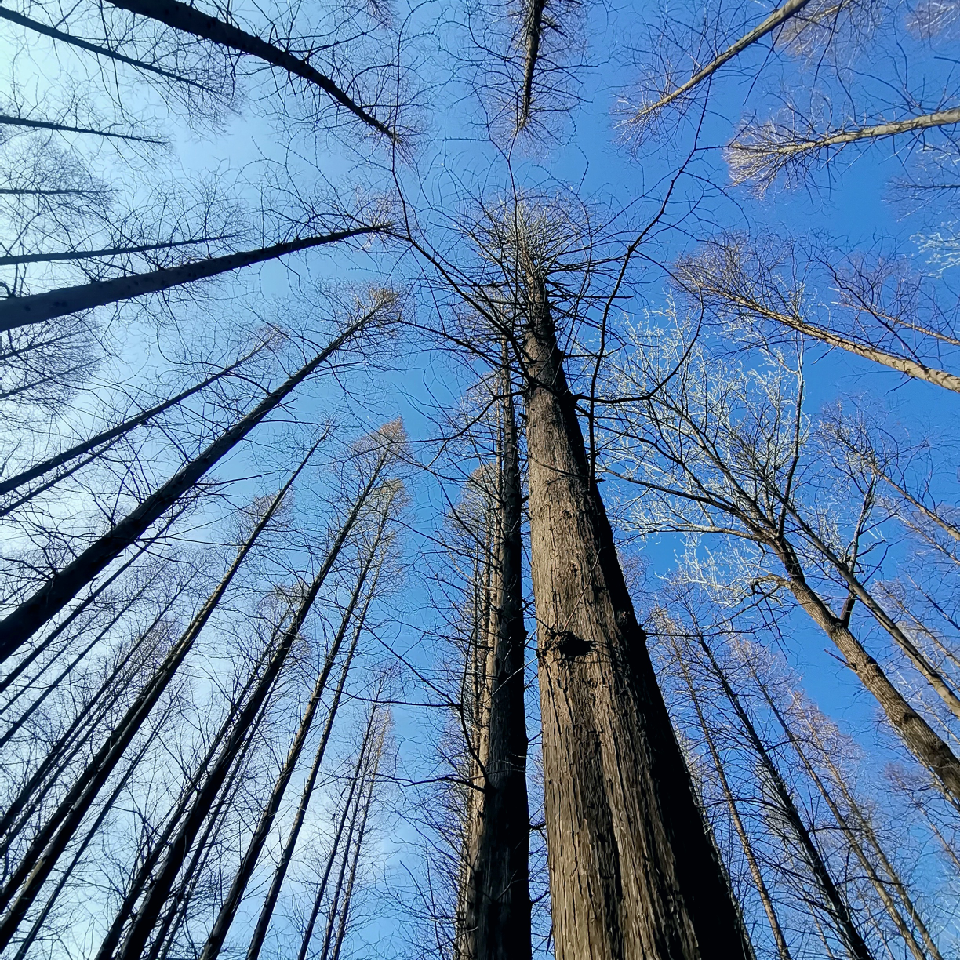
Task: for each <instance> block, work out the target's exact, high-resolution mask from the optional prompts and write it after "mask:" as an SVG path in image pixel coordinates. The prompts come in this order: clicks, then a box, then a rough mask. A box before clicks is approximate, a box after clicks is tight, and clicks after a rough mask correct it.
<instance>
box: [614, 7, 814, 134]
mask: <svg viewBox="0 0 960 960" xmlns="http://www.w3.org/2000/svg"><path fill="white" fill-rule="evenodd" d="M809 2H810V0H787V2H786V3H785V4H784V5H783V6H782V7H777V9H776V10H774V11H773V12H772V13H771V14H770V15H769V16H768V17H767V18H766V19H765V20H763V21H762V22H761V23H759V24H757V26H756V27H754V28H753V30H750V31H749V32H748V33H746V34H744V35H743V36H742V37H741V38H740V39H739V40H737V42H736V43H734V44H731V45H730V46H729V47H727V49H726V50H724V51H723V53H721V54H720V55H719V56H717V57H715V58H714V59H713V60H711V61H710V63H708V64H707V65H706V66H705V67H703V68H702V69H700V70H698V71H697V72H696V73H695V74H694V75H693V76H692V77H691V78H690V79H689V80H687V81H686V82H685V83H682V84H680V86H679V87H676V88H675V89H674V90H671V91H670V92H669V93H666V94H664V95H663V96H662V97H661V98H660V99H659V100H657V102H656V103H651V104H647V105H646V106H643V107H641V108H640V109H639V110H638V111H637V112H636V113H635V114H634V115H633V116H632V117H630V119H629V120H627V121H626V122H627V123H628V124H630V125H631V126H632V125H635V124H642V123H643V121H644V120H645V119H646V118H647V117H649V116H651V115H652V114H655V113H656V112H657V111H659V110H662V109H663V108H664V107H666V106H669V105H670V104H671V103H673V101H674V100H676V99H677V97H682V96H684V95H685V94H687V93H689V92H690V91H691V90H693V88H694V87H696V86H698V85H699V84H701V83H703V81H704V80H707V79H709V78H710V77H712V76H713V75H714V74H715V73H716V72H717V71H718V70H719V69H720V68H721V67H722V66H723V65H724V64H725V63H727V62H728V61H730V60H732V59H733V58H734V57H736V56H739V55H740V54H741V53H743V51H744V50H746V49H747V47H749V46H750V45H751V44H753V43H756V42H757V41H758V40H762V39H763V38H764V37H765V36H766V35H767V34H768V33H771V32H772V31H774V30H776V29H777V27H779V26H780V25H781V24H784V23H786V22H787V20H789V19H790V18H791V17H792V16H795V15H796V14H797V13H799V12H800V11H801V10H802V9H803V8H804V7H805V6H806V5H807V4H808V3H809Z"/></svg>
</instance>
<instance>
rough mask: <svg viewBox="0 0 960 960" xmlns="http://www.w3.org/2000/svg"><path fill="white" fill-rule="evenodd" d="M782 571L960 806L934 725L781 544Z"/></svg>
mask: <svg viewBox="0 0 960 960" xmlns="http://www.w3.org/2000/svg"><path fill="white" fill-rule="evenodd" d="M772 546H773V547H774V549H775V550H776V551H777V553H778V555H779V557H780V560H781V562H782V563H783V565H784V568H785V569H786V571H787V578H788V582H789V585H790V590H791V591H792V592H793V595H794V596H795V597H796V598H797V602H798V603H799V604H800V606H801V607H803V609H804V610H805V611H806V612H807V614H808V615H809V616H810V618H811V619H812V620H813V621H814V623H816V624H817V625H818V626H819V627H820V628H821V629H822V630H823V632H824V633H826V635H827V636H828V637H829V638H830V639H831V640H832V641H833V642H834V644H835V645H836V647H837V649H838V650H839V651H840V652H841V653H842V654H843V657H844V659H845V660H846V662H847V665H848V666H849V667H850V669H851V670H853V672H854V673H855V674H856V675H857V676H858V677H859V678H860V680H861V682H862V683H863V685H864V686H865V687H866V688H867V690H869V691H870V693H872V694H873V696H874V697H876V699H877V702H878V703H879V704H880V706H881V707H882V709H883V712H884V713H885V714H886V716H887V719H888V720H889V721H890V725H891V726H892V727H893V729H894V730H896V731H897V733H898V734H899V735H900V738H901V739H902V740H903V742H904V744H905V746H906V747H907V749H909V750H910V752H911V753H912V754H913V755H914V756H915V757H916V758H917V759H918V760H919V761H920V762H921V763H922V764H923V765H924V766H925V767H926V768H927V769H928V770H930V771H931V772H932V773H933V774H934V775H935V776H936V778H937V782H938V784H939V785H940V788H941V789H942V790H943V792H944V793H945V794H946V795H947V796H948V797H950V798H951V799H953V800H954V801H960V760H958V759H957V757H956V756H955V755H954V753H953V751H952V750H951V749H950V747H949V746H947V744H946V743H945V742H944V741H943V740H942V739H941V738H940V737H938V736H937V735H936V733H934V731H933V730H932V728H931V727H930V725H929V724H928V723H927V722H926V720H924V719H923V717H921V716H920V714H918V713H917V711H916V710H914V709H913V707H911V706H910V704H909V703H907V701H906V699H905V698H904V696H903V694H901V693H900V691H899V690H897V688H896V687H895V686H894V685H893V684H892V683H891V682H890V680H889V678H888V677H887V675H886V674H885V673H884V672H883V670H882V669H881V668H880V665H879V664H878V663H877V661H876V660H874V659H873V657H871V656H870V655H869V654H868V653H867V651H866V650H865V649H864V647H863V645H862V644H861V643H860V641H859V640H858V639H857V638H856V637H855V636H854V635H853V634H852V633H851V632H850V630H849V628H848V627H847V626H846V624H845V623H844V622H843V620H841V619H840V618H839V617H836V616H834V614H833V613H832V612H831V611H830V609H829V608H828V607H827V605H826V604H825V603H824V602H823V601H822V600H821V599H820V597H819V596H818V595H817V594H816V593H815V592H814V591H813V590H812V589H811V587H810V585H809V584H808V583H807V581H806V578H805V577H804V575H803V570H802V568H801V566H800V562H799V560H798V559H797V556H796V554H795V553H794V551H793V549H792V548H791V547H790V546H789V545H788V544H786V542H785V541H782V540H781V541H780V542H779V543H778V544H775V545H772Z"/></svg>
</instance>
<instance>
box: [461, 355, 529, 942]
mask: <svg viewBox="0 0 960 960" xmlns="http://www.w3.org/2000/svg"><path fill="white" fill-rule="evenodd" d="M502 389H503V400H502V404H501V409H502V427H501V437H500V483H499V484H498V487H499V497H498V499H499V503H498V504H497V505H496V506H497V507H498V509H499V514H500V517H499V520H500V522H499V524H497V527H498V528H499V529H498V531H497V534H498V536H497V539H498V541H499V549H498V551H497V554H498V555H497V556H496V557H495V560H494V583H495V584H496V590H495V591H494V610H493V617H492V622H493V629H492V630H491V634H492V645H491V650H490V652H489V655H488V656H487V658H486V664H485V665H484V671H485V673H486V676H485V678H484V679H485V681H486V682H485V683H484V696H485V698H486V699H487V703H486V705H485V709H484V710H483V712H482V714H481V721H482V722H483V723H485V724H486V727H487V729H486V731H485V735H484V736H482V738H481V742H482V743H483V744H484V750H483V751H482V753H481V755H480V756H479V758H478V760H479V763H478V766H479V774H480V784H479V788H480V793H479V794H478V796H479V798H480V802H479V804H478V805H477V806H476V807H474V808H473V810H474V816H475V817H476V820H475V822H474V823H473V824H471V825H470V832H471V837H472V843H471V845H470V846H471V848H472V850H471V852H472V854H473V856H472V860H471V862H469V863H468V864H467V865H466V874H465V878H464V879H465V885H466V891H465V902H464V918H463V925H464V929H463V938H462V939H463V952H464V956H465V957H466V958H468V960H529V957H530V955H531V942H530V882H529V853H530V812H529V804H528V801H527V782H526V758H527V731H526V727H525V718H524V702H523V697H524V686H525V684H524V660H525V644H526V630H525V629H524V623H523V593H522V563H523V544H522V540H521V524H522V503H523V491H522V489H521V486H520V458H519V449H518V446H519V445H518V439H517V424H516V414H515V411H514V404H513V379H512V376H511V371H510V367H509V364H508V362H507V350H506V345H505V346H504V364H503V388H502Z"/></svg>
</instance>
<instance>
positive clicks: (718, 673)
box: [696, 633, 872, 960]
mask: <svg viewBox="0 0 960 960" xmlns="http://www.w3.org/2000/svg"><path fill="white" fill-rule="evenodd" d="M696 639H697V643H698V644H699V646H700V648H701V649H702V650H703V652H704V653H705V654H706V655H707V659H708V660H709V662H710V670H711V672H712V673H713V675H714V676H715V677H716V678H717V680H718V681H719V683H720V687H721V689H722V690H723V693H724V696H725V697H726V698H727V700H728V701H729V703H730V706H731V707H733V710H734V713H736V715H737V718H738V719H739V721H740V724H741V726H742V727H743V731H744V733H746V735H747V739H748V740H749V741H750V746H751V747H752V748H753V751H754V753H755V754H756V755H757V759H758V760H759V761H760V765H761V767H762V769H763V772H764V774H765V776H766V778H767V780H768V782H769V784H770V786H771V788H772V789H773V792H774V793H775V794H776V797H777V800H778V801H779V807H780V811H779V812H780V813H781V815H782V816H783V818H784V820H785V821H786V822H787V823H788V824H789V826H790V829H791V831H792V832H793V834H794V836H795V837H796V838H797V841H798V843H799V845H800V848H801V849H802V850H803V855H804V859H805V860H806V861H807V865H808V866H809V867H810V870H811V872H812V873H813V876H814V880H815V881H816V884H817V886H818V887H819V889H820V891H821V893H822V894H823V896H824V898H825V899H826V901H827V905H828V907H829V909H830V913H831V914H832V916H833V919H834V921H835V924H836V927H837V931H838V933H839V935H840V939H841V940H842V941H843V944H844V946H845V947H846V950H847V953H848V954H849V956H850V957H851V960H872V956H871V953H870V951H869V949H868V948H867V945H866V943H865V942H864V939H863V936H862V935H861V933H860V931H859V930H858V929H857V926H856V924H855V923H854V922H853V916H852V915H851V912H850V906H849V904H848V903H847V900H846V897H844V895H843V894H842V893H841V892H840V889H839V888H838V887H837V885H836V883H835V882H834V880H833V877H832V875H831V874H830V870H829V868H828V867H827V864H826V861H825V860H824V859H823V856H822V854H821V853H820V850H819V848H818V847H817V845H816V843H814V840H813V837H812V835H811V833H810V831H809V830H808V829H807V825H806V823H804V821H803V817H801V816H800V811H799V810H798V809H797V805H796V803H795V802H794V800H793V795H792V794H791V792H790V788H789V787H788V786H787V783H786V781H785V780H784V779H783V775H782V774H781V773H780V770H779V768H778V767H777V764H776V762H775V761H774V759H773V757H772V756H771V755H770V751H769V750H768V749H767V746H766V744H765V743H764V742H763V738H762V737H761V736H760V734H759V732H758V731H757V728H756V727H755V726H754V723H753V721H752V720H751V719H750V715H749V714H748V713H747V710H746V707H744V705H743V702H742V700H741V699H740V697H739V696H738V695H737V693H736V692H735V691H734V689H733V687H732V686H731V685H730V681H729V680H728V679H727V675H726V673H725V672H724V670H723V667H721V666H720V664H719V662H718V661H717V658H716V656H715V655H714V652H713V650H712V649H711V647H710V645H709V644H708V643H707V640H706V637H704V636H703V634H701V633H697V634H696Z"/></svg>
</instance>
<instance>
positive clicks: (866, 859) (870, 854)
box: [748, 663, 943, 960]
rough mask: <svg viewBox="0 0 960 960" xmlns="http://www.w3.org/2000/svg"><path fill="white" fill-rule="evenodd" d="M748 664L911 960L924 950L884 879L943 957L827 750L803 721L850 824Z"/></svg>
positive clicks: (922, 959) (933, 951)
mask: <svg viewBox="0 0 960 960" xmlns="http://www.w3.org/2000/svg"><path fill="white" fill-rule="evenodd" d="M748 667H749V669H750V673H751V675H752V676H753V679H754V682H755V683H756V684H757V687H758V688H759V690H760V692H761V693H762V694H763V698H764V700H766V702H767V705H768V706H769V707H770V710H771V712H772V713H773V715H774V716H775V717H776V718H777V723H778V724H779V725H780V729H781V730H783V733H784V736H785V737H786V739H787V741H788V742H789V743H790V745H791V746H792V747H793V749H794V752H795V753H796V754H797V756H798V757H799V758H800V761H801V763H802V764H803V767H804V769H805V770H806V771H807V773H808V774H809V776H810V778H811V779H812V780H813V782H814V783H815V784H816V786H817V789H818V790H819V791H820V795H821V796H822V797H823V799H824V801H825V802H826V804H827V806H828V807H829V808H830V812H831V814H832V815H833V818H834V820H836V821H837V824H838V825H839V827H840V829H841V830H842V832H843V836H844V838H845V840H846V841H847V842H848V843H849V844H850V847H851V849H852V850H853V852H854V854H855V855H856V857H857V859H858V860H859V861H860V863H861V865H862V866H863V869H864V872H865V873H866V875H867V878H868V879H869V880H870V882H871V884H872V885H873V887H874V889H875V890H876V891H877V895H878V896H879V897H880V900H881V902H882V903H883V905H884V907H885V908H886V911H887V913H888V914H889V915H890V919H891V920H892V921H893V923H894V925H895V926H896V928H897V930H898V931H899V933H900V936H901V937H903V940H904V943H906V945H907V947H908V949H909V950H910V952H911V953H912V954H913V956H914V958H915V960H927V954H926V953H925V952H924V947H922V946H921V945H920V944H919V943H918V942H917V939H916V936H915V935H914V932H913V930H912V929H910V926H909V925H908V924H907V922H906V920H905V919H904V917H903V915H902V914H901V912H900V909H899V907H898V906H897V904H896V902H895V901H894V898H893V896H892V895H891V893H890V891H889V890H888V889H887V883H888V882H889V883H890V884H891V885H892V886H893V888H894V889H895V890H896V891H897V894H898V895H899V896H900V899H901V901H902V902H903V904H904V907H905V908H906V910H907V912H908V914H909V915H910V919H911V920H912V921H913V923H914V924H915V925H916V927H917V930H918V931H919V932H920V935H921V937H922V938H923V941H924V944H925V946H926V950H927V951H929V957H930V958H933V960H943V958H942V957H941V955H940V951H939V950H938V949H937V945H936V944H935V943H934V941H933V938H932V937H931V936H930V932H929V931H928V930H927V927H926V924H925V923H924V922H923V918H922V917H921V916H920V914H919V913H918V912H917V910H916V907H915V906H914V904H913V901H912V899H911V898H910V896H909V894H908V893H907V891H906V889H905V888H904V886H903V884H902V883H900V880H899V877H898V875H897V872H896V871H895V870H894V868H893V865H892V864H891V863H890V861H889V860H888V859H887V856H886V854H885V853H884V851H883V847H882V846H881V844H880V842H879V839H878V838H877V835H876V833H875V832H874V830H873V827H872V826H871V824H870V818H869V817H868V816H867V815H866V813H865V812H864V811H863V809H862V808H861V807H860V805H859V803H857V800H856V798H855V797H854V796H853V794H852V793H851V792H850V790H849V788H848V787H847V785H846V782H845V780H844V777H843V776H842V774H841V773H840V771H839V770H838V769H837V767H836V765H835V764H834V762H833V760H832V759H831V757H830V751H829V750H827V749H825V748H824V745H823V743H822V742H821V741H820V740H819V737H818V733H817V731H816V729H815V728H814V726H813V724H812V723H808V724H807V726H808V728H809V732H810V735H811V738H812V739H813V740H814V742H816V743H817V745H818V747H819V752H820V755H821V758H822V760H823V762H824V763H825V764H826V765H827V766H828V767H829V769H830V771H831V773H832V774H833V778H834V782H835V783H836V784H837V786H838V787H839V789H840V792H841V793H842V794H843V797H844V800H845V802H846V804H847V806H848V808H849V809H850V811H851V813H852V815H853V819H854V821H855V822H854V823H853V824H851V823H850V821H849V818H848V817H847V816H845V815H844V813H843V811H842V810H841V809H840V807H839V805H838V804H837V802H836V800H835V799H834V797H833V795H832V794H831V792H830V789H829V787H828V786H827V784H826V783H824V780H823V777H821V776H820V773H819V772H818V771H817V769H816V767H815V766H814V765H813V763H812V762H811V760H810V758H809V757H808V756H807V753H806V751H805V750H804V748H803V744H802V743H801V742H800V739H799V738H798V737H797V735H796V734H795V733H794V732H793V728H792V727H791V726H790V724H789V722H788V720H787V718H786V717H785V716H784V714H783V711H782V710H781V709H780V706H779V704H778V703H777V701H776V699H775V698H774V697H773V695H772V694H771V693H770V690H769V688H768V686H767V684H766V683H764V682H763V681H762V680H761V679H760V677H759V675H758V673H757V671H756V669H755V667H754V665H753V663H749V664H748ZM860 832H862V833H863V834H864V836H865V838H866V839H867V842H868V843H869V844H870V848H871V849H869V850H867V849H865V848H864V844H863V843H861V842H860V839H859V838H858V836H857V834H858V833H860ZM875 859H876V862H877V863H879V864H880V866H881V868H882V869H883V870H884V871H885V872H886V873H887V876H888V877H889V881H884V880H883V879H881V877H880V876H879V875H878V873H877V871H876V869H875V868H874V860H875Z"/></svg>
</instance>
